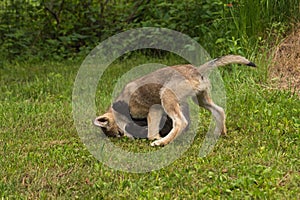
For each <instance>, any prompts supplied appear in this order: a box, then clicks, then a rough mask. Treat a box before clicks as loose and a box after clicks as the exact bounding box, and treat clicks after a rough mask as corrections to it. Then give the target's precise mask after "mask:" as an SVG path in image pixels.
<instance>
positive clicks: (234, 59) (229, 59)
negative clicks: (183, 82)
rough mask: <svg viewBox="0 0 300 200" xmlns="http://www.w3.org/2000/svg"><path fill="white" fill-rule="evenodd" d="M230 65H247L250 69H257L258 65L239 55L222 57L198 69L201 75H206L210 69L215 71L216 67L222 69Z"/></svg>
mask: <svg viewBox="0 0 300 200" xmlns="http://www.w3.org/2000/svg"><path fill="white" fill-rule="evenodd" d="M229 64H242V65H247V66H250V67H256V65H255V64H254V63H253V62H251V61H249V60H248V59H246V58H245V57H243V56H239V55H227V56H222V57H219V58H216V59H214V60H211V61H208V62H207V63H204V64H203V65H201V66H200V67H199V68H198V71H199V72H200V73H204V72H206V71H208V70H210V69H213V68H215V67H221V66H225V65H229Z"/></svg>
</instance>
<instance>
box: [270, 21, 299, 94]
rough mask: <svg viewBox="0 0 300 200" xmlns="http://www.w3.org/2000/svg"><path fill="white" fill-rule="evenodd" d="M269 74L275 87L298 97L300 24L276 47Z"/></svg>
mask: <svg viewBox="0 0 300 200" xmlns="http://www.w3.org/2000/svg"><path fill="white" fill-rule="evenodd" d="M269 74H270V78H271V80H272V83H273V84H275V85H276V87H277V88H279V89H285V90H290V91H291V92H292V93H293V94H295V95H298V97H300V24H298V25H297V26H296V27H295V28H294V30H293V31H292V33H291V34H290V35H289V36H288V37H287V38H285V39H284V40H283V42H282V43H281V44H280V45H279V46H278V47H277V49H276V51H275V55H274V58H273V62H272V66H271V68H270V73H269Z"/></svg>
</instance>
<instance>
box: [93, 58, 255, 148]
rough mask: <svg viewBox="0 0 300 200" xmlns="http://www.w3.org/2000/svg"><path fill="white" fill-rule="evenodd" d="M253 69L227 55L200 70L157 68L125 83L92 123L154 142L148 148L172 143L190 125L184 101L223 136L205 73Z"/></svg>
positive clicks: (112, 133)
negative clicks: (208, 116)
mask: <svg viewBox="0 0 300 200" xmlns="http://www.w3.org/2000/svg"><path fill="white" fill-rule="evenodd" d="M234 63H236V64H243V65H247V66H251V67H256V66H255V64H254V63H252V62H250V61H249V60H247V59H246V58H244V57H242V56H239V55H227V56H223V57H220V58H216V59H214V60H211V61H209V62H207V63H205V64H203V65H201V66H200V67H194V66H192V65H176V66H171V67H166V68H161V69H158V70H156V71H154V72H152V73H150V74H148V75H145V76H143V77H141V78H139V79H136V80H134V81H132V82H130V83H128V84H127V85H126V86H125V88H124V89H123V91H122V92H121V94H120V95H119V97H118V98H117V99H116V100H115V101H114V103H113V104H112V106H110V108H109V109H108V111H107V112H106V113H105V114H104V115H101V116H99V117H97V118H96V119H95V121H94V124H95V125H96V126H98V127H100V128H101V129H102V130H103V132H104V133H105V134H106V135H108V136H113V137H121V136H124V135H125V136H127V137H139V138H148V139H149V140H155V141H153V142H152V143H151V146H163V145H166V144H168V143H170V142H171V141H173V140H174V139H175V138H176V137H177V136H178V135H179V134H180V133H182V132H183V131H184V130H186V129H187V127H188V125H189V108H188V104H187V102H186V101H187V98H188V97H192V98H193V100H194V102H195V103H197V104H198V105H199V106H202V107H204V108H206V109H207V110H209V111H210V112H211V113H212V115H213V116H214V118H215V120H216V128H215V133H221V134H222V135H226V126H225V113H224V110H223V108H221V107H219V106H217V105H216V104H214V102H213V101H212V99H211V98H210V96H209V89H210V82H209V79H208V71H209V70H210V69H212V68H214V67H219V66H224V65H228V64H234Z"/></svg>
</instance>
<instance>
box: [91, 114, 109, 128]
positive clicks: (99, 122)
mask: <svg viewBox="0 0 300 200" xmlns="http://www.w3.org/2000/svg"><path fill="white" fill-rule="evenodd" d="M94 125H95V126H99V127H104V128H107V127H108V126H109V119H108V118H107V117H104V116H100V117H97V118H96V119H95V120H94Z"/></svg>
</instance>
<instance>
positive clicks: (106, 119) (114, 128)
mask: <svg viewBox="0 0 300 200" xmlns="http://www.w3.org/2000/svg"><path fill="white" fill-rule="evenodd" d="M94 125H95V126H98V127H100V128H101V129H102V131H103V133H104V134H105V135H107V136H109V137H121V136H123V135H124V132H123V131H122V130H121V129H120V128H119V127H118V125H117V123H116V121H115V119H114V116H113V114H112V113H111V112H107V113H105V114H104V115H101V116H99V117H97V118H96V119H95V121H94Z"/></svg>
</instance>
